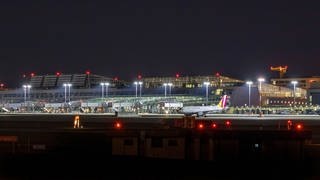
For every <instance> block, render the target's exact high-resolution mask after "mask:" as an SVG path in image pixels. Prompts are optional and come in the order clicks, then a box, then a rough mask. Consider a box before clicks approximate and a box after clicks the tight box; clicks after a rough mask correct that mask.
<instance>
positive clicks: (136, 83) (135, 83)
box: [133, 81, 138, 98]
mask: <svg viewBox="0 0 320 180" xmlns="http://www.w3.org/2000/svg"><path fill="white" fill-rule="evenodd" d="M133 84H134V85H136V98H137V97H138V82H137V81H135V82H134V83H133Z"/></svg>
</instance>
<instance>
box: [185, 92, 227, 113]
mask: <svg viewBox="0 0 320 180" xmlns="http://www.w3.org/2000/svg"><path fill="white" fill-rule="evenodd" d="M226 104H227V95H224V96H223V97H222V98H221V100H220V102H219V104H218V105H216V106H185V107H183V108H182V109H181V110H180V113H183V114H185V115H186V116H192V115H194V114H196V115H197V117H199V116H205V115H206V114H207V113H208V112H222V111H223V110H225V109H227V106H226Z"/></svg>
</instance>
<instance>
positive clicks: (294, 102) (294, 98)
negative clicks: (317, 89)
mask: <svg viewBox="0 0 320 180" xmlns="http://www.w3.org/2000/svg"><path fill="white" fill-rule="evenodd" d="M291 84H293V106H296V85H297V84H298V81H291Z"/></svg>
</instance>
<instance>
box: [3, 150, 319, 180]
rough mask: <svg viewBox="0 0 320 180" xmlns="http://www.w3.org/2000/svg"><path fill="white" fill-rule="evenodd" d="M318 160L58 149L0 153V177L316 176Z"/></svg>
mask: <svg viewBox="0 0 320 180" xmlns="http://www.w3.org/2000/svg"><path fill="white" fill-rule="evenodd" d="M319 164H320V163H319V161H318V160H314V159H313V160H311V159H309V160H304V161H277V160H272V161H271V160H263V161H262V160H246V159H242V160H240V159H238V160H226V161H220V162H209V161H181V160H151V159H136V158H123V157H113V158H111V157H106V156H104V155H103V154H85V152H81V153H77V152H74V153H70V152H68V153H60V152H59V153H51V154H42V155H39V154H38V155H28V156H2V157H1V172H0V173H1V174H0V179H1V180H18V179H19V180H20V179H36V180H38V179H39V180H42V179H50V180H51V179H59V180H60V179H88V180H92V179H130V180H134V179H186V180H188V179H190V180H193V179H195V180H202V179H204V180H207V179H320V171H319V170H320V168H319Z"/></svg>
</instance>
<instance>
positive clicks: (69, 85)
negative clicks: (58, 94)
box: [67, 83, 72, 102]
mask: <svg viewBox="0 0 320 180" xmlns="http://www.w3.org/2000/svg"><path fill="white" fill-rule="evenodd" d="M67 85H68V90H69V102H70V99H71V97H70V87H71V86H72V84H70V83H69V84H67Z"/></svg>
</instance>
